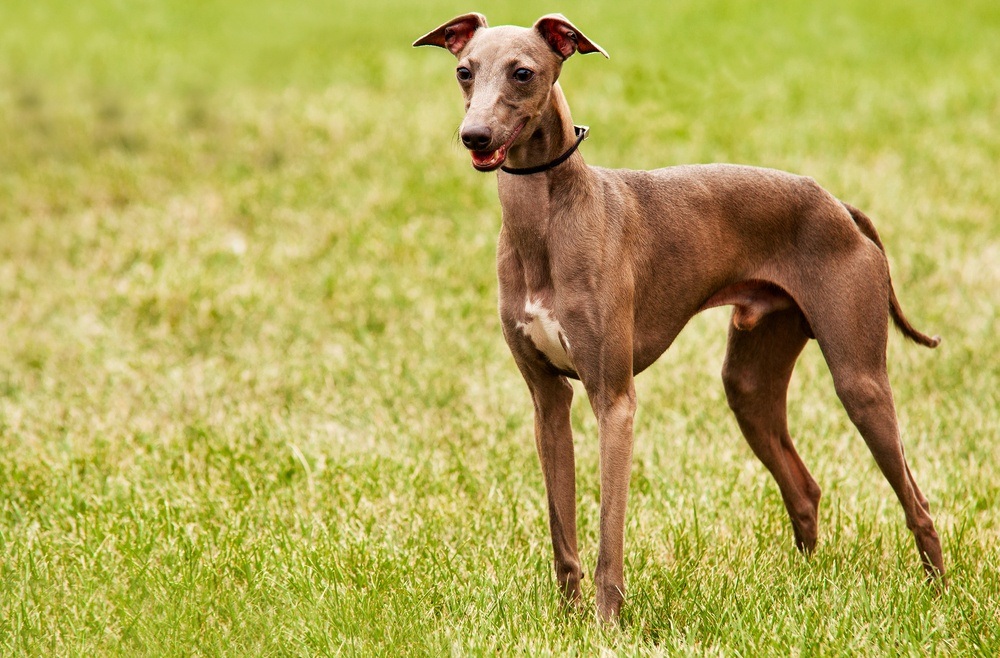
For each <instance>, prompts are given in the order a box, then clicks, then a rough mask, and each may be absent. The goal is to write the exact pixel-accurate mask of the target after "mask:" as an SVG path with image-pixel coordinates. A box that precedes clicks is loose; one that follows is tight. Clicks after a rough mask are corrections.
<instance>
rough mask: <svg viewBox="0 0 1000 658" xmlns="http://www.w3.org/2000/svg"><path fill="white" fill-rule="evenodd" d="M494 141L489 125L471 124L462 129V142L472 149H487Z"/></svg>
mask: <svg viewBox="0 0 1000 658" xmlns="http://www.w3.org/2000/svg"><path fill="white" fill-rule="evenodd" d="M492 141H493V131H492V130H490V128H489V126H470V127H469V128H465V129H464V130H462V143H463V144H465V148H467V149H469V150H470V151H485V150H486V149H487V148H488V147H489V145H490V142H492Z"/></svg>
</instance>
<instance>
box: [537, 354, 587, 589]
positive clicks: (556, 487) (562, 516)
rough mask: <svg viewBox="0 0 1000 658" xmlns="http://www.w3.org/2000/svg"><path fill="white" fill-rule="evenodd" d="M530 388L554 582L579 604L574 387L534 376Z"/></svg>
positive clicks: (553, 378) (557, 378) (561, 379)
mask: <svg viewBox="0 0 1000 658" xmlns="http://www.w3.org/2000/svg"><path fill="white" fill-rule="evenodd" d="M531 379H532V381H531V382H530V384H529V386H530V388H531V397H532V401H533V402H534V405H535V444H536V447H537V448H538V460H539V461H540V462H541V465H542V474H543V475H544V477H545V493H546V495H547V496H548V501H549V530H550V531H551V533H552V552H553V556H554V558H555V570H556V579H557V580H558V581H559V587H560V588H561V589H562V592H563V595H564V596H565V597H566V601H567V602H568V603H570V604H572V605H575V604H577V603H579V601H580V580H581V579H582V577H583V570H582V569H581V568H580V556H579V553H578V552H577V544H576V480H575V478H576V465H575V457H574V455H573V431H572V429H571V427H570V405H571V404H572V402H573V386H572V385H571V384H570V383H569V381H567V379H566V378H565V377H561V376H556V375H550V374H548V373H544V374H542V373H535V376H534V377H532V378H531Z"/></svg>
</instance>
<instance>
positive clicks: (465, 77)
mask: <svg viewBox="0 0 1000 658" xmlns="http://www.w3.org/2000/svg"><path fill="white" fill-rule="evenodd" d="M455 75H456V77H458V79H459V80H461V81H462V82H467V81H469V80H471V79H472V71H470V70H469V69H467V68H465V67H464V66H459V67H458V69H457V70H456V71H455Z"/></svg>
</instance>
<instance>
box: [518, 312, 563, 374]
mask: <svg viewBox="0 0 1000 658" xmlns="http://www.w3.org/2000/svg"><path fill="white" fill-rule="evenodd" d="M517 328H518V329H519V330H520V331H521V333H523V334H524V335H525V336H527V337H528V338H529V339H530V340H531V342H532V343H533V344H534V345H535V347H536V348H537V349H538V351H539V352H541V353H542V354H544V355H545V358H547V359H548V360H549V362H550V363H552V365H554V366H555V367H557V368H559V369H560V370H565V371H566V372H572V373H575V372H576V368H575V367H574V366H573V356H572V354H573V353H572V350H571V349H570V344H569V339H568V338H567V337H566V332H565V331H563V327H562V325H561V324H559V320H558V319H557V318H556V316H555V313H553V311H552V309H551V308H549V307H548V306H546V305H545V304H544V303H542V301H541V300H539V299H537V298H533V297H528V299H527V300H525V303H524V320H523V321H520V322H518V323H517Z"/></svg>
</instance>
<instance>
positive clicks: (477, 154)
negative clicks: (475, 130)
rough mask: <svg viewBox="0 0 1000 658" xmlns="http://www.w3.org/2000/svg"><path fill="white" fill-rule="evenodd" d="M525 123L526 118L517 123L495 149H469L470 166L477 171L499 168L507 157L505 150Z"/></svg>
mask: <svg viewBox="0 0 1000 658" xmlns="http://www.w3.org/2000/svg"><path fill="white" fill-rule="evenodd" d="M526 123H527V120H524V121H522V122H521V123H519V124H518V126H517V128H515V129H514V132H512V133H511V134H510V137H509V138H508V139H507V141H506V142H505V143H504V144H503V146H501V147H500V148H498V149H496V150H495V151H471V154H472V166H473V167H475V168H476V169H477V170H479V171H494V170H496V169H497V168H499V167H500V165H502V164H503V163H504V161H505V160H506V159H507V151H508V150H509V149H510V147H511V144H513V143H514V140H516V139H517V137H518V135H520V134H521V130H522V129H523V128H524V124H526Z"/></svg>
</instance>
